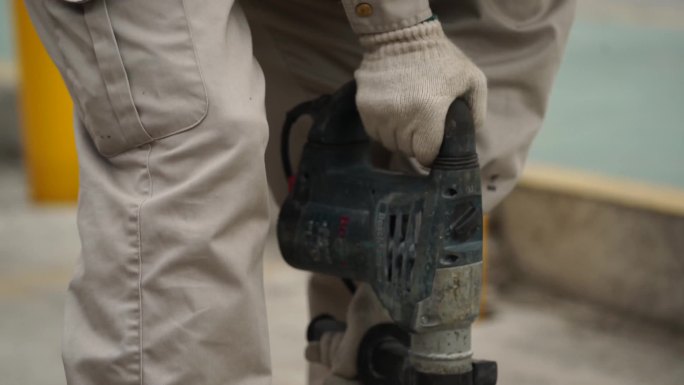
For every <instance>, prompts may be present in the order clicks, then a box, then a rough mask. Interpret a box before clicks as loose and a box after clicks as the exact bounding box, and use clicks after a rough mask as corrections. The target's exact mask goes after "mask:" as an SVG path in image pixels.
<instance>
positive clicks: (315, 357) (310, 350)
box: [304, 341, 321, 363]
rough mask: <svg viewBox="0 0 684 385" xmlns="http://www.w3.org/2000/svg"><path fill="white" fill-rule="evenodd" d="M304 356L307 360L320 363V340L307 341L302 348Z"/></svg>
mask: <svg viewBox="0 0 684 385" xmlns="http://www.w3.org/2000/svg"><path fill="white" fill-rule="evenodd" d="M304 357H306V360H307V361H309V362H315V363H321V342H320V341H311V342H309V343H308V344H307V345H306V349H304Z"/></svg>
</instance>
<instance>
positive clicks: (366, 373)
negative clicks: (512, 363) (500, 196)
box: [277, 82, 496, 385]
mask: <svg viewBox="0 0 684 385" xmlns="http://www.w3.org/2000/svg"><path fill="white" fill-rule="evenodd" d="M355 93H356V85H355V83H353V82H351V83H348V84H346V85H345V86H343V87H342V88H341V89H340V90H338V91H337V92H336V93H334V94H332V95H326V96H323V97H320V98H319V99H316V100H313V101H310V102H306V103H303V104H301V105H299V106H297V107H295V108H294V109H293V110H292V111H290V113H288V116H287V119H286V122H285V125H284V128H283V133H282V135H283V141H282V147H281V149H282V155H283V164H284V167H285V172H286V174H287V175H288V176H291V177H292V183H291V187H292V188H291V191H290V194H289V196H288V197H287V199H286V200H285V202H284V203H283V205H282V209H281V211H280V216H279V219H278V226H277V235H278V242H279V245H280V250H281V252H282V254H283V257H284V258H285V260H286V261H287V263H289V264H290V265H291V266H293V267H296V268H299V269H303V270H308V271H312V272H317V273H322V274H328V275H333V276H337V277H340V278H342V279H344V280H345V282H347V283H348V285H349V286H350V287H351V286H353V284H352V283H351V282H352V281H362V282H366V283H368V284H370V286H371V287H372V288H373V290H374V291H375V293H376V294H377V296H378V298H379V299H380V302H381V303H382V304H383V306H384V307H385V308H386V309H387V310H388V312H389V314H390V315H391V317H392V319H393V321H394V322H395V324H391V325H379V326H378V327H374V328H372V329H371V330H369V331H368V333H367V334H366V336H365V337H364V340H363V342H362V344H361V347H360V351H359V354H358V372H359V376H360V378H359V381H360V382H361V383H363V384H365V385H369V384H387V385H390V384H391V385H399V384H402V385H408V384H420V385H425V384H440V385H441V384H444V385H446V384H478V385H490V384H491V385H493V384H495V383H496V363H494V362H491V361H473V360H472V353H471V348H470V326H471V324H472V322H473V321H474V320H475V318H476V317H477V315H478V311H479V301H480V291H481V286H482V279H481V277H482V230H483V228H482V203H481V192H480V170H479V166H478V160H477V153H476V150H475V132H474V127H473V123H472V119H471V113H470V110H469V108H468V106H467V105H466V103H465V102H464V101H462V100H461V99H457V100H456V101H454V103H452V105H451V106H450V108H449V111H448V113H447V116H446V121H445V133H444V140H443V143H442V146H441V149H440V152H439V155H438V157H437V159H436V160H435V161H434V163H433V165H432V169H431V171H430V173H429V175H418V174H412V175H410V174H404V173H398V172H393V171H390V170H386V169H379V168H377V167H375V166H373V164H372V162H371V151H370V149H371V141H370V140H369V138H368V136H367V135H366V133H365V131H364V128H363V125H362V123H361V120H360V118H359V114H358V111H357V110H356V104H355ZM304 114H307V115H310V116H311V117H312V118H313V124H312V126H311V128H310V130H309V134H308V140H307V143H306V144H305V147H304V150H303V152H302V155H301V161H300V163H299V169H298V172H297V174H296V175H294V173H293V172H292V167H291V165H290V159H289V140H288V139H289V135H290V130H291V127H292V125H293V123H294V122H295V121H296V120H297V119H298V118H299V117H300V116H301V115H304ZM343 327H344V326H343V325H340V323H339V322H337V321H333V320H330V319H327V318H319V319H317V320H314V322H312V324H311V325H310V326H309V332H308V334H309V339H316V338H320V334H321V333H322V332H324V331H325V330H327V329H329V330H334V329H336V328H337V329H339V328H343Z"/></svg>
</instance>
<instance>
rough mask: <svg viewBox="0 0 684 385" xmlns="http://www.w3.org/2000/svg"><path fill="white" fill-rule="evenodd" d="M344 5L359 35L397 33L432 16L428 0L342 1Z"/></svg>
mask: <svg viewBox="0 0 684 385" xmlns="http://www.w3.org/2000/svg"><path fill="white" fill-rule="evenodd" d="M342 4H343V5H344V11H345V12H346V13H347V18H348V19H349V24H350V25H351V27H352V29H353V30H354V32H356V33H357V34H369V33H382V32H389V31H395V30H398V29H402V28H406V27H410V26H413V25H416V24H418V23H420V22H422V21H424V20H426V19H428V18H429V17H430V16H432V10H431V9H430V3H429V1H428V0H342Z"/></svg>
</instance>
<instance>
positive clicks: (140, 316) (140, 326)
mask: <svg viewBox="0 0 684 385" xmlns="http://www.w3.org/2000/svg"><path fill="white" fill-rule="evenodd" d="M148 146H149V148H148V151H147V159H146V161H145V170H146V171H147V180H148V183H149V184H148V188H147V196H146V197H145V198H143V200H142V201H141V202H140V204H139V205H138V357H139V358H138V359H139V366H140V367H139V374H138V376H139V377H140V385H143V379H144V375H143V298H142V297H143V296H142V280H143V274H142V268H143V264H142V223H141V216H142V209H143V206H144V205H145V203H146V202H147V200H148V199H149V198H150V197H151V196H152V186H153V185H152V173H151V171H150V157H151V154H152V144H151V143H150V144H148Z"/></svg>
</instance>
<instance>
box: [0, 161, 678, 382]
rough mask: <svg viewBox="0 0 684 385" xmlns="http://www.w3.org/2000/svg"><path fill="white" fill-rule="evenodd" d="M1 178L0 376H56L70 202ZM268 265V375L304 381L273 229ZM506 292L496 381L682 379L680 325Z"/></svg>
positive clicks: (484, 344) (300, 283) (72, 247)
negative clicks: (44, 200) (656, 324)
mask: <svg viewBox="0 0 684 385" xmlns="http://www.w3.org/2000/svg"><path fill="white" fill-rule="evenodd" d="M0 180H1V181H2V183H0V256H1V258H0V373H1V376H0V384H2V385H62V384H64V378H63V374H62V368H61V363H60V351H59V343H60V331H61V327H62V305H63V300H64V290H65V287H66V284H67V281H68V277H69V275H70V272H71V270H72V266H73V264H74V260H75V256H76V255H77V254H78V251H79V245H78V235H77V233H76V226H75V218H74V216H75V209H74V207H71V206H64V207H54V206H46V207H39V206H38V207H37V206H30V205H27V203H26V202H25V200H24V198H23V197H24V190H23V188H22V185H23V176H22V174H21V173H20V172H19V171H18V168H16V167H15V168H7V167H5V168H0ZM265 274H266V282H267V286H266V289H267V300H268V312H269V317H270V336H271V341H272V357H273V366H274V384H275V385H301V384H304V383H305V378H306V376H305V362H304V359H303V358H302V350H303V348H304V345H303V342H304V328H305V325H306V302H305V296H304V295H305V278H306V275H305V274H304V273H301V272H297V271H295V270H293V269H291V268H289V267H288V266H286V265H285V264H284V263H283V262H282V261H281V260H280V259H279V258H278V256H277V250H276V246H275V243H274V241H273V239H270V240H269V243H268V248H267V256H266V259H265ZM512 293H513V294H507V295H506V296H505V297H502V298H499V299H498V300H494V301H493V302H492V306H493V309H494V315H493V316H492V317H491V319H489V320H485V321H481V322H479V323H478V324H477V326H476V327H475V330H474V346H475V349H476V352H477V355H478V356H480V357H486V358H490V359H496V360H498V361H499V364H500V368H501V380H500V382H499V383H500V384H502V385H514V384H527V385H537V384H538V385H549V384H557V385H571V384H572V385H591V384H601V385H610V384H615V385H618V384H619V385H631V384H634V385H643V384H659V385H681V384H684V336H683V335H681V334H679V335H678V334H672V333H667V332H665V331H662V330H658V329H657V328H653V327H651V326H644V325H640V324H638V323H635V322H633V321H628V320H625V319H622V318H620V317H618V316H615V315H610V314H607V313H603V312H600V311H597V310H596V309H592V308H590V307H587V306H585V305H581V304H576V303H572V302H568V301H566V300H561V299H557V298H553V297H548V296H544V295H542V294H540V293H539V292H537V291H529V290H524V289H516V290H514V291H513V292H512ZM642 305H644V304H642ZM635 306H636V305H635Z"/></svg>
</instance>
